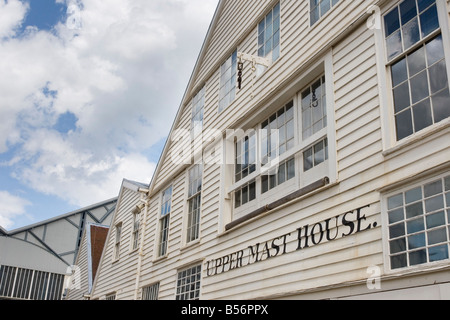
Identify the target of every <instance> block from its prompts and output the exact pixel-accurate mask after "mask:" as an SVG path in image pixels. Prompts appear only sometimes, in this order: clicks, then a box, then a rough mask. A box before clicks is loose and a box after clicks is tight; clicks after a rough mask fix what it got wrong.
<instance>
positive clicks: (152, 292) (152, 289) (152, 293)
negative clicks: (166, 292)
mask: <svg viewBox="0 0 450 320" xmlns="http://www.w3.org/2000/svg"><path fill="white" fill-rule="evenodd" d="M158 293H159V282H158V283H155V284H153V285H151V286H148V287H144V288H142V300H158Z"/></svg>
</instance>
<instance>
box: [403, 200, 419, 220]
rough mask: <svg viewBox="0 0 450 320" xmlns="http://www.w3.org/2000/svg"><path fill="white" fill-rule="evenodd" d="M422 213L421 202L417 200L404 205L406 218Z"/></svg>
mask: <svg viewBox="0 0 450 320" xmlns="http://www.w3.org/2000/svg"><path fill="white" fill-rule="evenodd" d="M421 214H423V207H422V202H417V203H414V204H412V205H409V206H407V207H406V218H407V219H409V218H413V217H417V216H419V215H421Z"/></svg>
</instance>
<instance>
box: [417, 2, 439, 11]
mask: <svg viewBox="0 0 450 320" xmlns="http://www.w3.org/2000/svg"><path fill="white" fill-rule="evenodd" d="M435 2H436V0H418V5H419V12H422V11H423V10H425V9H426V8H428V7H429V6H430V5H431V4H433V3H435Z"/></svg>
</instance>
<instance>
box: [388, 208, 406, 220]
mask: <svg viewBox="0 0 450 320" xmlns="http://www.w3.org/2000/svg"><path fill="white" fill-rule="evenodd" d="M388 216H389V224H392V223H396V222H399V221H402V220H403V219H404V218H405V216H404V213H403V208H399V209H396V210H393V211H390V212H389V214H388Z"/></svg>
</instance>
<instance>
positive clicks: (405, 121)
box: [395, 109, 414, 140]
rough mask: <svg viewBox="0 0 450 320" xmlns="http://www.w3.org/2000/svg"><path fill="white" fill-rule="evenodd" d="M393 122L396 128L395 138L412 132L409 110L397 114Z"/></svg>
mask: <svg viewBox="0 0 450 320" xmlns="http://www.w3.org/2000/svg"><path fill="white" fill-rule="evenodd" d="M395 124H396V129H397V140H402V139H404V138H406V137H408V136H410V135H412V134H413V133H414V131H413V126H412V119H411V110H410V109H407V110H406V111H404V112H402V113H400V114H398V115H397V116H396V117H395Z"/></svg>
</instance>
